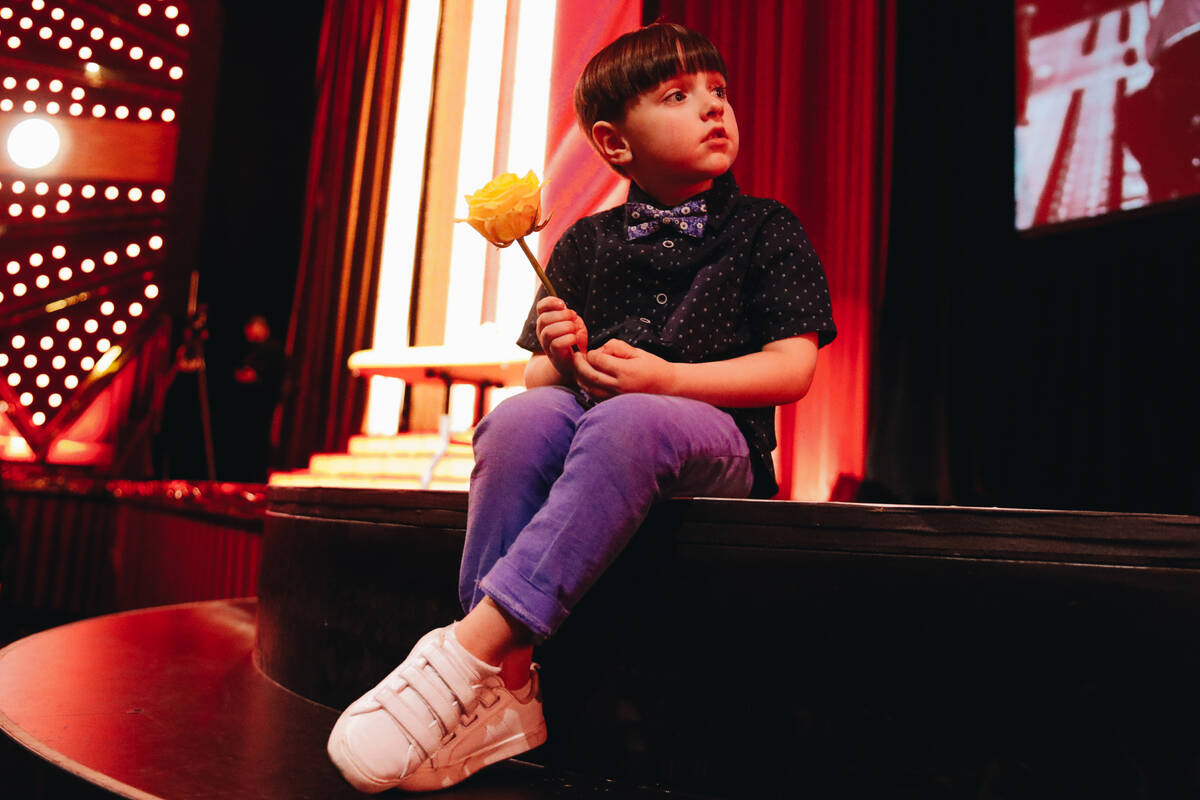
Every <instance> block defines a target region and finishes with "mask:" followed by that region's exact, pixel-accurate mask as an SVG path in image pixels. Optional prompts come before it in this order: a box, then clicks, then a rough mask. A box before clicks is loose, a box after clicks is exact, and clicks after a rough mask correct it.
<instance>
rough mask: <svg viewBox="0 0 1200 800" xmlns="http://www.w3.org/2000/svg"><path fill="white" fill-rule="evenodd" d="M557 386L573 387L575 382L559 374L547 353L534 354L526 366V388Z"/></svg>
mask: <svg viewBox="0 0 1200 800" xmlns="http://www.w3.org/2000/svg"><path fill="white" fill-rule="evenodd" d="M555 384H561V385H563V386H572V387H573V386H574V385H575V381H573V380H571V379H570V378H567V377H566V376H564V375H563V374H562V373H561V372H559V371H558V369H557V368H556V367H555V366H554V363H553V362H552V361H551V360H550V357H549V356H547V355H546V354H545V353H534V354H533V356H532V357H531V358H530V359H529V361H528V362H527V363H526V364H525V387H526V388H527V389H532V388H534V387H535V386H553V385H555Z"/></svg>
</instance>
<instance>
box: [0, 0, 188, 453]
mask: <svg viewBox="0 0 1200 800" xmlns="http://www.w3.org/2000/svg"><path fill="white" fill-rule="evenodd" d="M193 38H194V36H193V33H192V19H191V14H190V12H189V7H188V4H187V3H182V2H170V1H169V0H149V1H148V2H132V1H131V0H108V1H107V2H105V1H103V0H99V1H97V0H92V1H90V2H85V1H84V0H57V1H55V2H50V1H49V0H25V1H24V2H5V1H4V0H0V229H2V230H3V236H0V412H2V413H4V414H6V415H7V416H8V418H9V420H10V421H11V422H12V423H13V425H14V426H15V427H16V429H17V430H18V431H19V432H20V434H21V435H22V436H23V437H24V438H25V440H26V442H27V443H28V444H29V446H30V447H31V448H32V449H33V451H34V452H35V453H40V454H44V453H45V452H47V450H48V448H49V445H50V444H51V443H52V442H53V440H54V438H55V437H56V436H57V435H59V434H61V433H62V432H63V431H64V430H65V429H66V428H67V427H68V426H69V425H70V423H71V422H72V421H73V420H74V419H76V418H77V417H78V416H79V414H80V413H82V412H83V411H85V410H86V402H87V400H88V398H90V397H91V396H92V394H91V393H90V392H89V391H88V390H89V389H94V388H96V386H97V385H98V384H99V383H101V382H103V381H105V380H106V379H107V378H108V377H109V376H111V374H112V373H113V372H114V371H116V370H117V369H119V368H120V366H121V364H122V363H123V362H124V361H125V360H126V359H127V358H128V357H130V356H131V355H135V354H136V352H137V351H138V348H139V346H140V343H141V341H142V340H143V339H144V335H145V334H146V333H148V332H149V331H150V330H151V329H152V328H153V326H154V324H155V320H156V319H158V317H159V310H160V309H159V305H160V297H161V292H162V288H161V287H162V282H163V280H164V277H165V273H166V266H165V265H166V258H167V253H168V251H169V249H170V242H169V241H167V228H168V226H167V220H168V214H169V213H170V206H171V203H170V198H171V193H172V185H171V184H172V180H173V175H174V162H175V157H176V152H175V151H176V147H177V142H178V125H179V124H180V122H181V120H180V119H179V117H180V116H181V115H182V114H183V108H182V107H181V100H182V98H183V87H184V86H185V84H186V79H187V76H188V62H189V59H188V55H189V51H190V49H191V46H192V42H193Z"/></svg>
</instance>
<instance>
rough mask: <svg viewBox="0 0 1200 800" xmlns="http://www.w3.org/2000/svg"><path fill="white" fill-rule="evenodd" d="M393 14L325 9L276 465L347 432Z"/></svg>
mask: <svg viewBox="0 0 1200 800" xmlns="http://www.w3.org/2000/svg"><path fill="white" fill-rule="evenodd" d="M404 9H405V2H404V0H342V2H336V3H327V4H326V9H325V18H324V21H323V23H322V28H321V40H320V46H319V51H318V53H317V76H316V80H317V106H316V114H315V120H314V123H313V138H312V142H313V143H312V152H311V154H310V156H309V168H308V181H307V186H306V190H305V195H306V196H305V212H304V228H303V237H304V238H303V241H302V244H301V251H300V265H299V269H298V271H297V278H296V294H295V299H294V301H293V304H292V320H291V325H290V328H289V331H288V342H287V352H288V356H289V358H290V361H291V365H292V379H291V381H290V382H289V383H290V385H291V391H290V393H289V394H288V396H287V397H286V398H285V402H284V415H285V416H284V420H283V425H282V426H281V427H282V430H284V431H287V432H288V433H287V440H286V441H284V442H282V450H283V452H282V461H283V462H284V466H287V467H300V466H304V465H305V462H306V461H307V459H308V456H309V455H310V454H312V453H314V452H319V451H337V450H341V449H343V447H344V445H345V443H346V441H347V439H348V438H349V437H350V435H352V434H354V433H357V432H358V428H359V424H360V419H361V415H362V409H363V403H364V394H365V386H364V382H363V381H362V380H360V379H357V378H353V377H351V375H350V373H349V370H348V369H347V368H346V361H347V359H348V358H349V357H350V354H351V353H352V352H354V351H355V350H361V349H364V348H367V347H369V346H370V344H371V334H372V323H373V320H374V313H375V312H374V301H375V287H376V276H377V266H378V262H379V253H380V248H381V246H382V230H381V228H382V221H383V211H384V209H385V208H386V202H387V167H388V163H389V158H390V147H391V140H392V130H393V116H394V112H395V97H396V81H397V80H398V79H399V71H400V45H401V42H402V39H403V30H404Z"/></svg>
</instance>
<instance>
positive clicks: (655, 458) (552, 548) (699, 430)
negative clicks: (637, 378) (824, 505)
mask: <svg viewBox="0 0 1200 800" xmlns="http://www.w3.org/2000/svg"><path fill="white" fill-rule="evenodd" d="M497 482H498V484H501V485H503V484H504V481H503V479H498V481H497ZM752 482H753V478H752V474H751V468H750V459H749V453H748V447H747V445H746V441H745V438H744V437H743V436H742V434H741V432H740V431H739V430H738V428H737V426H736V425H735V424H734V422H733V419H732V417H730V416H729V415H728V414H726V413H725V412H723V411H720V410H719V409H716V408H714V407H713V406H710V405H708V404H707V403H701V402H698V401H694V400H687V399H684V398H679V397H669V396H664V395H647V394H630V395H619V396H617V397H613V398H611V399H609V400H605V401H604V402H602V403H599V404H598V405H596V406H595V407H593V408H591V409H588V410H587V411H586V412H585V413H584V414H583V415H582V416H580V417H579V419H578V423H577V424H576V427H575V432H574V437H573V438H572V440H571V444H570V449H569V451H568V453H567V457H566V459H565V461H564V462H563V469H562V473H561V475H560V476H558V479H557V480H555V481H554V482H553V485H552V487H551V488H550V492H549V495H548V496H547V498H546V501H545V503H544V504H542V506H541V507H540V509H539V510H538V511H537V512H536V513H535V514H534V515H533V518H532V519H531V520H530V521H529V523H528V524H527V525H525V526H524V528H523V529H522V530H521V531H520V535H519V536H517V538H516V540H515V541H513V542H512V543H511V544H510V545H509V546H508V548H507V552H505V553H503V554H502V555H501V556H500V557H499V558H498V559H497V560H496V561H495V565H494V566H493V567H492V568H491V569H490V570H489V571H487V572H486V574H485V576H484V577H483V578H482V580H481V581H479V586H480V588H481V590H482V591H483V592H484V593H486V594H487V595H488V596H489V597H491V598H492V599H493V600H494V601H495V602H496V603H497V604H498V605H499V606H500V607H501V608H503V609H504V610H505V611H506V612H507V613H508V614H511V615H512V616H513V617H514V618H516V619H517V620H519V621H520V622H522V623H524V624H525V625H526V626H527V627H528V628H529V630H530V631H531V632H532V634H533V635H534V637H535V638H544V637H546V636H549V635H550V634H551V633H553V632H554V630H555V629H556V628H557V627H558V625H559V624H561V623H562V621H563V620H564V619H565V618H566V616H567V614H568V613H569V612H570V610H571V608H573V607H574V605H575V603H576V602H577V601H578V600H579V598H580V597H581V596H582V595H583V594H584V592H586V591H587V589H588V588H590V587H591V585H592V584H593V583H594V582H595V581H596V579H597V578H598V577H599V576H600V575H601V574H602V573H603V572H604V570H605V569H606V568H607V567H608V566H609V564H611V563H612V561H613V560H614V559H615V558H616V557H617V555H618V554H619V553H620V552H621V550H622V549H623V548H624V547H625V544H626V543H627V542H628V541H629V538H630V537H631V536H632V535H633V533H634V532H635V531H636V530H637V529H638V527H639V526H640V525H641V523H642V520H643V519H645V516H646V514H647V513H648V512H649V510H650V507H651V506H652V505H653V504H654V503H655V502H656V501H658V500H661V499H664V498H667V497H672V496H680V495H717V496H727V497H744V496H746V495H747V494H749V492H750V488H751V485H752ZM509 488H510V489H511V488H512V487H511V486H510V487H509ZM472 499H474V497H473V498H472ZM477 594H478V592H477Z"/></svg>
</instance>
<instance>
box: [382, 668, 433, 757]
mask: <svg viewBox="0 0 1200 800" xmlns="http://www.w3.org/2000/svg"><path fill="white" fill-rule="evenodd" d="M375 699H376V700H377V701H379V704H380V705H381V706H383V707H384V709H385V710H386V711H387V712H388V714H389V715H390V716H391V717H392V719H394V720H395V721H396V724H397V725H398V726H400V729H401V730H402V731H404V735H405V736H407V737H408V740H409V741H410V742H412V743H413V744H415V745H416V746H417V747H418V748H419V749H420V750H421V760H422V761H424V760H425V759H427V758H429V754H430V753H432V752H433V751H435V750H436V749H437V748H438V745H439V744H440V743H441V741H442V732H441V730H440V729H439V727H438V722H437V719H436V718H435V717H434V715H433V714H432V713H431V712H430V710H429V706H427V705H426V704H425V702H424V701H423V700H421V698H420V697H418V696H417V693H416V691H415V690H413V688H412V687H411V686H408V685H405V686H403V687H402V688H401V689H400V691H399V692H390V691H387V690H384V691H381V692H376V693H375Z"/></svg>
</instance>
